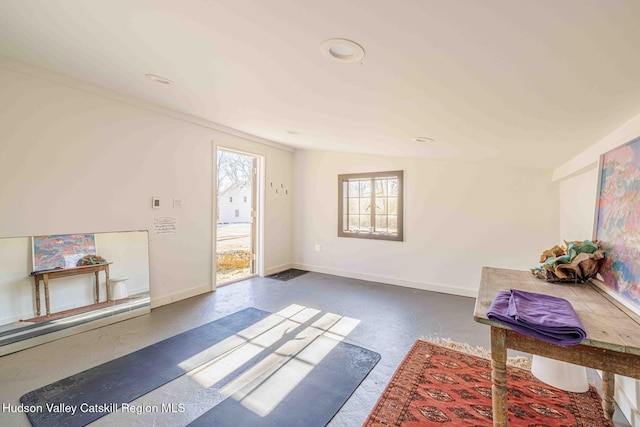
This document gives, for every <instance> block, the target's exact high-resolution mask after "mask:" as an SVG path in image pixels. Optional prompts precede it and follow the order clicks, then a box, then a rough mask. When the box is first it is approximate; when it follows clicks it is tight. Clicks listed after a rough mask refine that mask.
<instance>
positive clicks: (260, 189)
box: [211, 141, 265, 291]
mask: <svg viewBox="0 0 640 427" xmlns="http://www.w3.org/2000/svg"><path fill="white" fill-rule="evenodd" d="M218 150H224V151H229V152H232V153H237V154H242V155H246V156H251V157H253V158H255V160H256V162H255V164H256V169H257V170H256V173H255V177H254V187H255V188H254V189H253V192H254V194H255V202H254V203H255V207H256V217H255V220H254V221H255V222H254V227H255V242H254V247H253V251H254V253H255V260H254V269H253V273H252V274H251V275H249V276H245V277H243V278H241V279H238V280H231V281H228V282H224V283H222V285H228V284H231V283H235V282H238V281H241V280H245V279H249V278H251V277H255V276H264V208H265V201H264V200H265V197H264V182H265V156H264V155H263V154H259V153H256V152H252V151H250V150H246V149H238V148H234V147H233V144H228V145H227V144H218V143H216V141H213V155H212V162H213V164H212V169H213V177H212V185H213V187H212V190H213V191H212V193H211V196H212V215H211V228H212V232H211V236H212V242H211V247H212V249H211V252H212V256H211V290H212V291H215V290H216V289H217V287H218V286H220V284H218V283H217V279H216V270H217V268H216V264H217V259H216V255H217V213H218V203H217V197H216V191H217V181H218V169H217V156H218Z"/></svg>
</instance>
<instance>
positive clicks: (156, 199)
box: [151, 197, 160, 209]
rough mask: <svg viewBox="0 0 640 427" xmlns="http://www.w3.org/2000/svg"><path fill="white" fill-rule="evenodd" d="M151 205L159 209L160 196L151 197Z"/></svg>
mask: <svg viewBox="0 0 640 427" xmlns="http://www.w3.org/2000/svg"><path fill="white" fill-rule="evenodd" d="M151 207H152V208H153V209H160V197H152V198H151Z"/></svg>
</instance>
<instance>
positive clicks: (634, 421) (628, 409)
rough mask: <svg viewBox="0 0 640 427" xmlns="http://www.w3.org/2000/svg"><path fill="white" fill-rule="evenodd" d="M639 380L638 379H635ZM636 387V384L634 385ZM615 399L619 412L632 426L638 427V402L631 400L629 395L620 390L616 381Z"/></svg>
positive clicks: (639, 414)
mask: <svg viewBox="0 0 640 427" xmlns="http://www.w3.org/2000/svg"><path fill="white" fill-rule="evenodd" d="M636 381H639V380H636ZM636 387H637V385H636ZM615 399H616V403H617V404H618V407H619V408H620V412H622V414H623V415H624V416H625V418H626V419H627V421H629V424H631V426H632V427H640V411H638V407H637V405H638V402H632V401H631V399H630V398H629V396H627V394H626V393H625V392H624V390H622V388H621V387H620V386H619V385H618V382H617V381H616V390H615Z"/></svg>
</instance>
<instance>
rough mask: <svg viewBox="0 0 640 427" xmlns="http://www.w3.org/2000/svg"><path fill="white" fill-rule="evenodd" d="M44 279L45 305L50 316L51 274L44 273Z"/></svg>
mask: <svg viewBox="0 0 640 427" xmlns="http://www.w3.org/2000/svg"><path fill="white" fill-rule="evenodd" d="M42 281H43V282H44V305H45V308H46V310H47V314H46V315H47V316H48V315H50V314H51V306H50V305H49V275H48V274H45V275H43V276H42Z"/></svg>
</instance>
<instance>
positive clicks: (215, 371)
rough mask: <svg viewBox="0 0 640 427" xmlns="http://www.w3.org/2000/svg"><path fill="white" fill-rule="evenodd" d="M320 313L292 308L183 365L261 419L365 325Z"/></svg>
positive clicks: (204, 383) (201, 381) (204, 384)
mask: <svg viewBox="0 0 640 427" xmlns="http://www.w3.org/2000/svg"><path fill="white" fill-rule="evenodd" d="M321 313H322V312H321V310H318V309H315V308H309V307H304V306H302V305H298V304H292V305H290V306H288V307H286V308H284V309H282V310H280V311H279V312H277V313H274V314H271V315H269V316H267V317H266V318H264V319H262V320H260V321H258V322H256V323H255V324H253V325H251V326H249V327H247V328H245V329H244V330H242V331H240V332H238V333H236V334H234V335H232V336H230V337H228V338H226V339H224V340H222V341H220V342H219V343H217V344H215V345H212V346H211V347H209V348H207V349H206V350H203V351H202V352H200V353H198V354H196V355H194V356H192V357H190V358H189V359H186V360H184V361H183V362H181V363H180V364H179V366H180V367H181V368H182V369H183V370H185V371H186V372H187V375H188V376H189V377H190V378H191V379H193V380H194V381H195V382H197V383H198V384H199V385H200V386H202V387H204V388H211V387H215V385H216V384H221V386H222V388H221V389H220V392H221V394H222V395H223V396H225V397H230V398H232V399H235V400H237V401H239V402H240V403H241V404H242V405H243V406H244V407H245V408H247V409H249V410H251V411H252V412H254V413H255V414H257V415H259V416H261V417H264V416H267V415H268V414H270V413H271V412H272V411H273V409H275V408H276V407H277V406H278V404H280V402H282V401H283V400H284V399H285V398H286V397H287V395H289V393H291V392H292V391H293V389H295V387H296V386H297V385H298V384H300V383H301V382H302V381H303V380H304V379H305V378H306V377H307V376H308V375H309V373H310V372H312V371H313V369H314V368H315V367H316V366H317V365H318V364H319V363H320V362H322V360H324V358H325V357H326V356H327V355H328V354H329V353H330V352H331V350H333V349H334V348H335V347H336V346H337V345H338V343H339V342H340V341H342V340H343V339H344V338H345V337H346V336H348V335H349V334H350V333H351V332H352V331H353V330H354V329H355V328H356V327H357V326H358V324H359V323H360V320H358V319H354V318H350V317H344V316H340V315H338V314H334V313H324V314H322V315H321ZM319 315H321V316H320V317H319V318H317V319H316V320H315V321H313V319H314V318H316V317H318V316H319ZM312 321H313V323H311V324H310V325H309V323H310V322H312ZM305 325H308V326H306V327H305ZM303 328H304V329H303ZM300 329H302V330H300ZM296 331H298V332H297V333H295V332H296ZM294 333H295V335H293V334H294ZM283 339H284V340H283ZM278 341H280V342H281V344H280V345H279V346H278V347H277V348H276V349H275V350H273V351H272V352H271V353H269V354H267V355H265V356H264V357H263V358H262V360H260V361H259V362H257V363H255V364H254V365H253V366H251V367H249V368H248V369H246V370H245V371H244V372H242V373H240V374H239V375H237V376H236V377H235V378H233V379H231V380H230V381H229V382H228V383H226V384H224V382H223V380H225V378H232V375H233V374H234V373H236V372H240V370H241V369H242V368H243V366H244V365H246V364H248V363H249V362H250V361H251V360H252V359H254V358H256V357H258V356H259V355H260V354H261V353H264V352H265V350H269V348H270V347H275V346H277V345H278V344H277V343H278Z"/></svg>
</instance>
